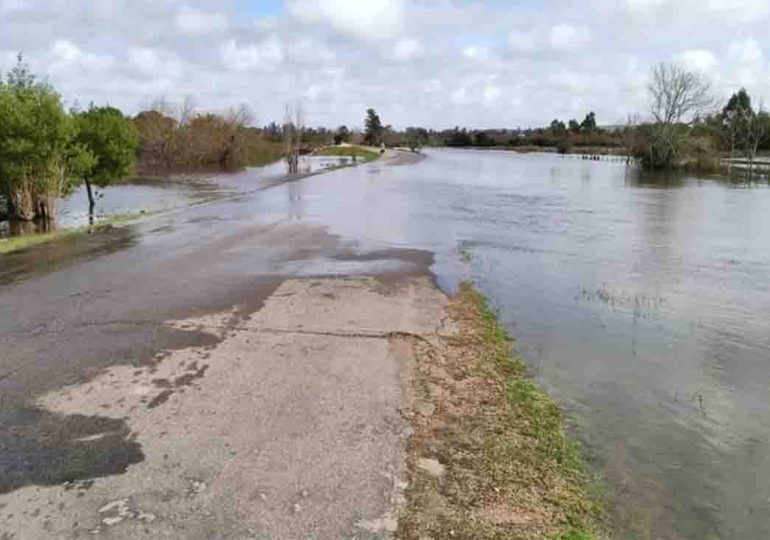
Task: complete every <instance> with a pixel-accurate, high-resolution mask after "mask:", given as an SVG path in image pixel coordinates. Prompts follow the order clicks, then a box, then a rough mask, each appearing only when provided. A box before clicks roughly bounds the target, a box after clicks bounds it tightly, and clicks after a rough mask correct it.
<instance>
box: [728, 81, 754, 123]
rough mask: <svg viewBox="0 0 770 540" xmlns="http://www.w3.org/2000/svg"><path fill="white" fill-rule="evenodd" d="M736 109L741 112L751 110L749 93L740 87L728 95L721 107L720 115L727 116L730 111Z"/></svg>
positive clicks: (735, 110)
mask: <svg viewBox="0 0 770 540" xmlns="http://www.w3.org/2000/svg"><path fill="white" fill-rule="evenodd" d="M738 111H739V112H741V113H744V112H746V111H752V112H753V109H752V108H751V97H749V93H748V92H746V89H745V88H741V89H740V90H738V91H737V92H736V93H734V94H733V95H732V96H730V99H729V100H728V101H727V104H726V105H725V106H724V108H723V109H722V116H723V117H725V116H728V115H729V114H730V113H731V112H738Z"/></svg>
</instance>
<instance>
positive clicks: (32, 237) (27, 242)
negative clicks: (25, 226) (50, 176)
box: [0, 212, 150, 255]
mask: <svg viewBox="0 0 770 540" xmlns="http://www.w3.org/2000/svg"><path fill="white" fill-rule="evenodd" d="M148 215H150V213H148V212H133V213H127V214H118V215H115V216H111V217H109V218H105V219H103V220H100V221H97V222H96V223H94V224H93V225H83V226H82V227H75V228H72V229H59V230H54V231H51V232H44V233H39V234H29V235H24V236H12V237H9V238H0V255H5V254H7V253H12V252H15V251H21V250H23V249H29V248H32V247H35V246H39V245H41V244H46V243H48V242H54V241H56V240H62V239H64V238H67V237H70V236H73V235H77V234H83V233H87V232H96V231H102V230H106V229H109V228H111V227H116V226H119V225H122V224H125V223H128V222H131V221H134V220H137V219H139V218H142V217H146V216H148Z"/></svg>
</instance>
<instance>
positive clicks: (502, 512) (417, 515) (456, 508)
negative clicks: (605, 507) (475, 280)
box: [398, 284, 603, 540]
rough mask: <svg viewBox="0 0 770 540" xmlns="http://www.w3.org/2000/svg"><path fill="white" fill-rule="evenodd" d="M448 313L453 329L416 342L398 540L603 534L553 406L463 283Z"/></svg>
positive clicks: (575, 538)
mask: <svg viewBox="0 0 770 540" xmlns="http://www.w3.org/2000/svg"><path fill="white" fill-rule="evenodd" d="M448 311H449V319H450V324H451V326H452V327H453V328H454V330H453V331H452V332H451V333H450V334H448V335H441V336H440V337H439V338H438V342H437V344H431V345H426V344H424V343H417V344H415V357H416V375H415V379H414V381H413V387H414V393H415V411H416V414H415V415H414V416H413V428H414V436H413V438H412V442H411V443H410V449H409V458H408V466H409V487H408V488H407V490H406V497H407V504H406V506H405V510H404V513H403V515H402V516H401V519H400V521H399V530H398V537H399V538H403V539H423V538H435V539H439V538H440V539H444V538H467V539H471V538H473V539H480V538H490V539H497V538H499V539H502V538H506V539H508V538H551V539H559V540H589V539H595V538H602V537H603V532H602V527H601V519H602V511H601V508H600V506H599V504H598V503H597V502H596V501H595V500H594V498H593V497H592V495H591V491H590V486H591V482H590V480H589V477H588V475H587V473H586V471H585V468H584V463H583V460H582V457H581V454H580V451H579V448H578V447H577V445H576V444H575V443H573V442H572V441H570V440H569V439H568V438H567V436H566V435H565V433H564V429H563V418H562V412H561V410H560V408H559V407H558V405H557V404H556V403H555V402H554V401H553V400H552V399H551V398H550V397H549V396H548V395H547V394H546V393H545V392H544V391H543V390H541V389H540V388H539V387H538V386H537V385H536V384H535V383H534V382H532V380H531V379H530V378H529V377H528V376H527V373H526V367H525V365H524V364H523V362H522V361H521V360H519V359H517V358H515V357H514V356H513V355H512V342H511V340H510V338H509V337H508V335H507V334H506V332H505V330H504V329H503V328H502V327H501V326H500V325H499V324H498V322H497V319H496V317H495V316H494V314H493V313H492V312H491V311H490V310H489V308H488V306H487V303H486V300H485V299H484V297H483V296H481V295H480V294H479V293H478V292H476V291H475V290H474V289H473V287H471V286H470V285H468V284H464V285H462V286H461V287H460V290H459V292H458V294H457V295H456V296H454V297H453V298H452V299H451V300H450V303H449V306H448ZM426 459H428V460H435V461H438V462H439V463H440V464H441V465H443V467H444V468H443V472H440V473H438V474H437V471H436V470H435V468H434V470H432V471H431V470H430V469H431V468H430V467H426V466H425V461H424V460H426Z"/></svg>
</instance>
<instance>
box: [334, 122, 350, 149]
mask: <svg viewBox="0 0 770 540" xmlns="http://www.w3.org/2000/svg"><path fill="white" fill-rule="evenodd" d="M349 140H350V130H349V129H348V126H340V127H338V128H337V132H336V133H335V134H334V144H335V145H337V146H339V145H340V144H342V143H346V142H348V141H349Z"/></svg>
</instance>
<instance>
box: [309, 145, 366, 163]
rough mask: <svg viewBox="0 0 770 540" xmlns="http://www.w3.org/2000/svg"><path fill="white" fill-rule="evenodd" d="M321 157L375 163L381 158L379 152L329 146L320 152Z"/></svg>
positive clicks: (351, 147) (355, 147) (353, 147)
mask: <svg viewBox="0 0 770 540" xmlns="http://www.w3.org/2000/svg"><path fill="white" fill-rule="evenodd" d="M317 153H318V155H319V156H338V157H352V158H356V159H359V158H360V159H363V160H364V161H373V160H375V159H377V158H379V157H380V154H379V153H378V152H372V151H371V150H367V149H365V148H359V147H357V146H327V147H326V148H321V149H319V150H318V152H317Z"/></svg>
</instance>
